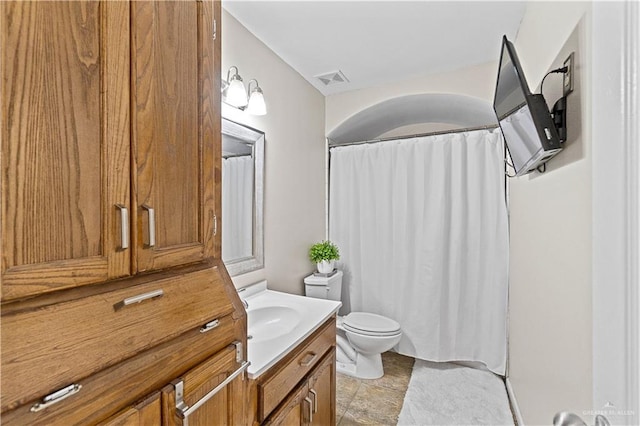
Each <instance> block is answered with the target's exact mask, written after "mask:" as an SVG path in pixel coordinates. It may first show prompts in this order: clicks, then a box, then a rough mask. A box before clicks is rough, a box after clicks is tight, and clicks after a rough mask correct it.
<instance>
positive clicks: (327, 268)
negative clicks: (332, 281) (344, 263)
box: [316, 260, 335, 274]
mask: <svg viewBox="0 0 640 426" xmlns="http://www.w3.org/2000/svg"><path fill="white" fill-rule="evenodd" d="M334 264H335V262H334V261H333V260H323V261H322V262H318V263H317V264H316V265H317V267H318V272H320V273H321V274H328V273H329V272H331V271H333V268H334Z"/></svg>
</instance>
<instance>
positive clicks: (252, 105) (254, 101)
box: [247, 88, 267, 115]
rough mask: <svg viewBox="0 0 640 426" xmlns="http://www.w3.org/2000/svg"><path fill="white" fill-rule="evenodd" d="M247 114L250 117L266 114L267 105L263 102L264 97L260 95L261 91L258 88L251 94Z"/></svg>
mask: <svg viewBox="0 0 640 426" xmlns="http://www.w3.org/2000/svg"><path fill="white" fill-rule="evenodd" d="M247 112H248V113H249V114H252V115H265V114H266V113H267V105H266V104H265V102H264V95H263V94H262V90H260V89H259V88H257V89H255V90H254V91H253V92H251V96H250V97H249V106H247Z"/></svg>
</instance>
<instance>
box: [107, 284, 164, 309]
mask: <svg viewBox="0 0 640 426" xmlns="http://www.w3.org/2000/svg"><path fill="white" fill-rule="evenodd" d="M162 296H164V290H162V289H158V290H153V291H150V292H149V293H144V294H139V295H137V296H133V297H127V298H126V299H124V300H123V301H122V302H118V303H116V305H115V308H116V310H117V309H120V308H124V307H126V306H131V305H135V304H137V303H140V302H144V301H145V300H149V299H155V298H156V297H162Z"/></svg>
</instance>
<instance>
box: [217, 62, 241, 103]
mask: <svg viewBox="0 0 640 426" xmlns="http://www.w3.org/2000/svg"><path fill="white" fill-rule="evenodd" d="M231 70H235V72H234V73H233V75H231ZM225 83H226V84H225ZM222 86H223V90H222V99H223V100H224V101H225V102H226V103H228V104H229V105H231V106H234V107H236V108H242V107H245V106H246V105H247V92H245V90H244V83H243V82H242V77H240V74H239V72H238V67H236V66H235V65H234V66H232V67H231V68H229V71H227V80H226V81H225V82H223V84H222Z"/></svg>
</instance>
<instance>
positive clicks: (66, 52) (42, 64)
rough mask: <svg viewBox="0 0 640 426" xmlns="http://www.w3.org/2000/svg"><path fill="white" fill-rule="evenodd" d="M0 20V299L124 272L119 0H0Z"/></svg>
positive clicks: (124, 8) (124, 77) (124, 81)
mask: <svg viewBox="0 0 640 426" xmlns="http://www.w3.org/2000/svg"><path fill="white" fill-rule="evenodd" d="M0 31H1V36H0V37H1V39H2V40H3V44H2V56H3V58H2V65H1V66H2V68H1V72H2V88H1V89H0V90H1V97H2V107H1V108H2V115H1V117H0V123H1V125H2V126H1V127H2V130H1V131H2V137H1V141H2V142H1V144H2V151H1V152H2V156H1V163H2V173H1V174H0V179H1V180H2V270H1V278H2V299H3V300H8V299H17V298H21V297H25V296H30V295H35V294H39V293H43V292H50V291H54V290H59V289H63V288H69V287H75V286H79V285H83V284H90V283H96V282H101V281H106V280H108V279H112V278H116V277H122V276H125V275H128V274H129V273H130V252H129V251H128V250H123V249H122V245H123V241H122V240H121V238H120V236H121V235H122V232H121V226H122V222H121V214H120V209H118V208H117V207H116V206H122V208H127V209H128V208H129V207H130V180H129V175H130V173H129V167H130V166H129V163H130V150H129V143H130V132H129V98H130V93H129V76H128V70H129V56H130V54H129V53H130V50H129V49H130V48H129V5H128V4H127V3H124V2H108V1H105V2H75V1H69V2H22V1H15V2H0ZM127 225H128V224H127ZM127 225H125V226H127ZM125 231H126V229H125ZM125 243H126V241H125ZM125 245H126V244H125Z"/></svg>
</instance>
